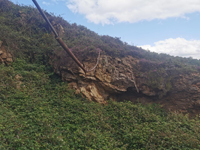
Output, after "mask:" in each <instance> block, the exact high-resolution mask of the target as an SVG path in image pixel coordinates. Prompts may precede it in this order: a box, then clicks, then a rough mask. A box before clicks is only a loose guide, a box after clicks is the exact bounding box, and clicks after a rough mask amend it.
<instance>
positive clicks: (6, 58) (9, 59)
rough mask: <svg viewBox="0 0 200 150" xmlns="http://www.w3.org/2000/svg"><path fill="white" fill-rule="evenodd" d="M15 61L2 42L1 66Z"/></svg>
mask: <svg viewBox="0 0 200 150" xmlns="http://www.w3.org/2000/svg"><path fill="white" fill-rule="evenodd" d="M12 61H13V58H12V55H11V53H9V52H8V48H7V47H6V46H5V45H4V44H3V42H2V41H0V64H2V63H6V64H8V63H11V62H12Z"/></svg>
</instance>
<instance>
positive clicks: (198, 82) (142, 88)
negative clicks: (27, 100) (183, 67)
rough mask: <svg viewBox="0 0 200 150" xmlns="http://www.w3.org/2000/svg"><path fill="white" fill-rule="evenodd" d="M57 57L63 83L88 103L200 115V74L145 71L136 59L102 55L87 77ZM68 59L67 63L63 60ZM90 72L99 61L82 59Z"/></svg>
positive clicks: (55, 63) (70, 63)
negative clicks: (151, 105) (129, 103)
mask: <svg viewBox="0 0 200 150" xmlns="http://www.w3.org/2000/svg"><path fill="white" fill-rule="evenodd" d="M56 57H58V56H55V57H53V58H54V59H53V60H52V62H54V63H52V65H53V66H54V71H55V72H56V73H58V74H59V75H60V76H61V77H62V80H64V81H68V83H69V86H70V87H71V88H72V89H75V91H76V93H82V94H83V95H84V96H85V97H86V98H87V99H88V100H90V101H96V102H99V103H106V101H107V100H108V99H110V98H111V99H113V100H116V101H122V100H131V101H133V102H138V101H139V102H141V103H154V102H156V103H159V104H161V105H162V106H163V107H164V108H167V109H169V110H174V111H181V112H184V113H187V112H191V110H192V112H193V113H200V109H198V108H200V74H199V73H187V74H180V73H176V70H173V69H171V70H170V69H169V70H167V71H162V68H161V70H160V71H159V72H158V71H156V70H152V71H146V72H144V71H141V70H142V69H141V65H140V60H139V59H137V58H134V57H132V56H127V57H123V58H113V57H111V56H108V55H101V57H100V60H99V64H98V66H97V67H96V69H95V70H94V71H92V72H88V73H86V74H85V73H84V72H83V70H81V69H80V68H79V67H78V66H77V65H76V64H75V63H74V61H73V60H72V59H71V58H69V56H64V57H63V58H61V57H58V59H57V58H56ZM63 59H65V60H66V62H65V61H64V60H63ZM79 59H80V60H81V61H82V63H83V64H84V66H85V67H86V68H92V67H93V66H94V65H95V62H96V60H95V57H94V56H91V57H90V56H87V58H84V59H83V58H82V59H81V57H80V58H79Z"/></svg>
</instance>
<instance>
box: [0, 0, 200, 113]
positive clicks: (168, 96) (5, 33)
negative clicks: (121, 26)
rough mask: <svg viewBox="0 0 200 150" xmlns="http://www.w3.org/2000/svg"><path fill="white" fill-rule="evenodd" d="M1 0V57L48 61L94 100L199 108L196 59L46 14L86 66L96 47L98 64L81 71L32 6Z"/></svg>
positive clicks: (91, 62)
mask: <svg viewBox="0 0 200 150" xmlns="http://www.w3.org/2000/svg"><path fill="white" fill-rule="evenodd" d="M0 3H1V5H0V8H1V9H0V12H1V23H0V28H1V31H0V32H1V40H2V41H3V47H2V48H1V49H3V50H1V52H0V53H1V54H0V55H1V62H3V61H5V62H6V61H8V62H11V61H12V59H15V58H23V59H25V60H27V61H29V62H37V63H41V64H43V65H45V64H46V65H47V64H48V63H49V62H50V63H51V65H52V66H53V67H54V71H55V72H56V73H57V74H59V75H60V76H61V77H62V79H63V81H68V82H69V85H70V87H71V88H73V89H75V90H76V92H77V93H82V94H83V95H85V96H86V97H87V98H88V99H89V100H92V101H97V102H100V103H106V101H107V100H108V99H110V98H112V99H114V100H117V101H123V100H131V101H134V102H135V101H139V102H142V103H152V102H156V103H159V104H161V105H162V106H163V107H165V108H167V109H169V110H176V111H181V112H190V113H193V114H198V113H199V111H198V108H199V100H200V95H199V91H200V75H199V70H200V69H199V68H200V67H199V66H200V61H199V60H194V59H191V58H188V59H187V58H180V57H172V56H169V55H165V54H156V53H151V52H148V51H145V50H143V49H141V48H138V47H135V46H130V45H128V44H127V43H123V42H122V41H120V38H112V37H109V36H99V35H98V34H96V33H94V32H92V31H90V30H88V29H87V28H85V27H83V26H77V25H76V24H69V23H68V22H66V21H65V20H63V19H62V18H61V17H55V16H52V15H50V14H48V13H46V15H47V16H48V18H49V19H50V21H51V22H52V24H53V26H54V27H55V28H56V30H57V32H58V33H59V35H60V36H61V37H62V38H63V40H64V42H65V43H66V44H67V45H68V46H69V48H70V49H71V50H72V51H73V52H74V53H75V55H76V56H77V57H78V59H79V60H80V61H81V63H83V64H84V66H85V67H86V68H92V67H93V66H94V65H95V64H96V59H97V57H98V51H99V50H100V51H101V55H100V59H99V63H98V65H97V67H96V69H95V70H94V71H92V72H89V73H87V74H84V73H83V72H82V70H80V68H78V66H77V65H76V64H75V63H74V61H73V60H72V59H71V58H69V56H68V55H67V54H66V53H65V52H64V51H63V50H62V48H61V47H60V46H59V44H58V43H56V40H55V39H54V37H53V34H52V33H51V31H50V29H49V28H48V25H47V24H46V22H45V21H44V19H43V18H42V17H41V15H40V14H39V12H38V11H37V10H36V9H35V8H31V7H27V6H16V5H13V4H12V3H10V2H9V1H2V0H1V1H0ZM5 49H7V52H5ZM5 55H6V57H5ZM11 55H12V56H13V58H12V59H11ZM2 57H5V58H2Z"/></svg>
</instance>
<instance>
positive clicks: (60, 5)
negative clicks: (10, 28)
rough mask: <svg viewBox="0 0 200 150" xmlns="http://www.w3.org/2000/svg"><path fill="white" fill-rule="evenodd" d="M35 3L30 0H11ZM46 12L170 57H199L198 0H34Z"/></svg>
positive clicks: (199, 16)
mask: <svg viewBox="0 0 200 150" xmlns="http://www.w3.org/2000/svg"><path fill="white" fill-rule="evenodd" d="M10 1H12V2H14V3H15V4H20V5H30V6H33V7H35V6H34V4H33V2H32V0H10ZM37 2H38V3H39V5H40V7H41V8H42V9H43V10H46V11H47V12H51V13H53V14H55V15H60V16H61V17H63V18H64V19H65V20H66V21H68V22H69V23H76V24H77V25H83V26H85V27H87V28H88V29H90V30H92V31H94V32H96V33H98V34H99V35H109V36H112V37H119V38H121V40H122V41H123V42H127V43H128V44H130V45H134V46H138V47H142V48H143V49H146V50H149V51H152V52H157V53H166V54H170V55H173V56H181V57H192V58H195V59H200V0H37Z"/></svg>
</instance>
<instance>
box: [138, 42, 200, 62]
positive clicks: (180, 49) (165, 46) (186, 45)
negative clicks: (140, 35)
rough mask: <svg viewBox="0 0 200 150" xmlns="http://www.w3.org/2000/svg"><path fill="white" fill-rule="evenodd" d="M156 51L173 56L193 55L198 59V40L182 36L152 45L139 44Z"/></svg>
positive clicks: (199, 43)
mask: <svg viewBox="0 0 200 150" xmlns="http://www.w3.org/2000/svg"><path fill="white" fill-rule="evenodd" d="M139 47H142V48H143V49H146V50H150V51H153V52H157V53H166V54H170V55H173V56H181V57H193V58H196V59H200V40H186V39H184V38H176V39H172V38H170V39H166V40H164V41H158V42H155V43H154V46H151V45H143V46H139Z"/></svg>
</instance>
